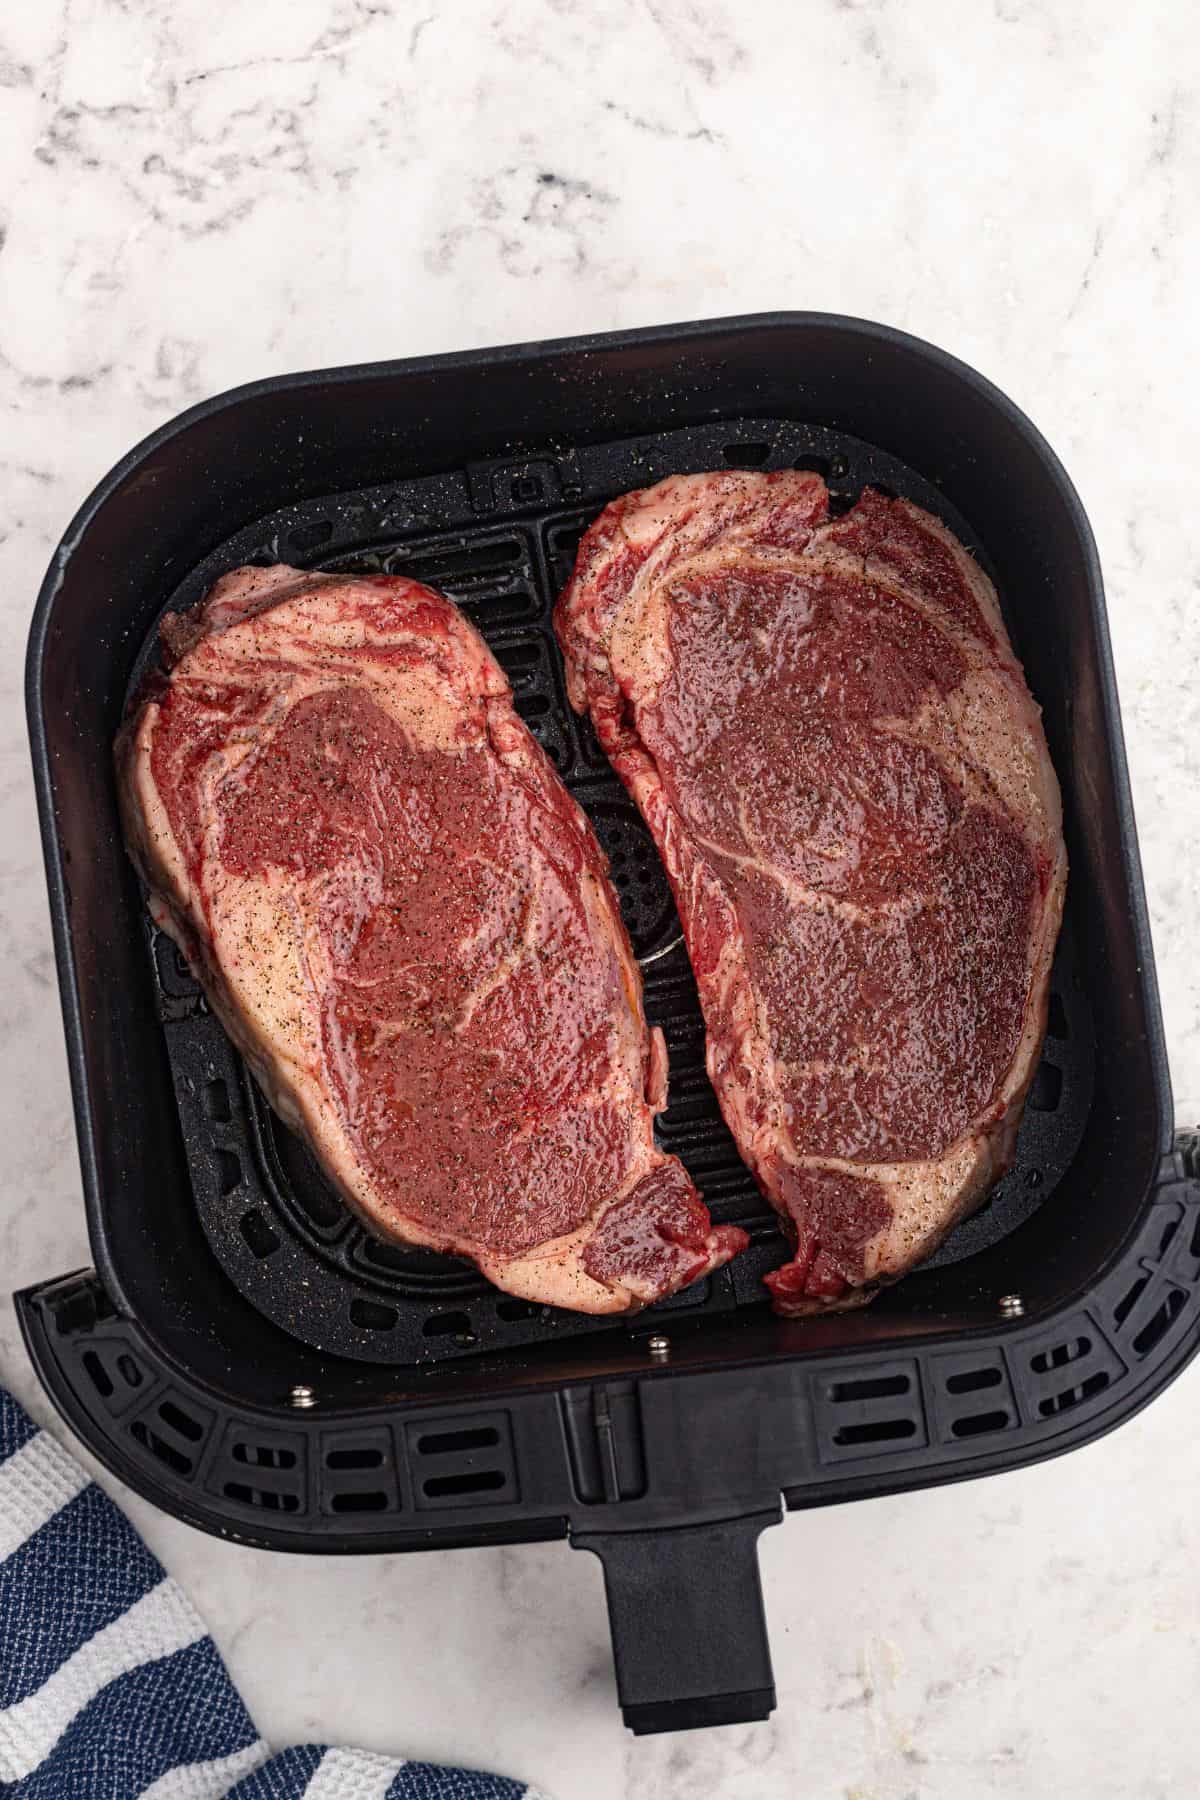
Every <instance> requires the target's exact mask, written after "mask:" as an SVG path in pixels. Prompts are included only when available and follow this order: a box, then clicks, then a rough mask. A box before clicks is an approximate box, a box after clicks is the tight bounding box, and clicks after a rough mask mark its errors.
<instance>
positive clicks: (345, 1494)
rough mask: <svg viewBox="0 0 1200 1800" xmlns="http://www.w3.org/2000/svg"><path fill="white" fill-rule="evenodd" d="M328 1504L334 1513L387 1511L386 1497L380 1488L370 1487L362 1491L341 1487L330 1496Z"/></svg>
mask: <svg viewBox="0 0 1200 1800" xmlns="http://www.w3.org/2000/svg"><path fill="white" fill-rule="evenodd" d="M329 1505H330V1508H331V1510H332V1511H333V1512H335V1513H355V1512H358V1513H380V1512H386V1511H387V1507H388V1497H387V1495H386V1494H385V1493H384V1492H383V1491H382V1489H381V1488H370V1489H368V1490H367V1491H366V1492H364V1493H359V1492H357V1491H356V1490H354V1489H342V1491H341V1492H340V1493H336V1494H332V1495H331V1496H330V1500H329Z"/></svg>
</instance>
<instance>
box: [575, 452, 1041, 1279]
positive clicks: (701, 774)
mask: <svg viewBox="0 0 1200 1800" xmlns="http://www.w3.org/2000/svg"><path fill="white" fill-rule="evenodd" d="M556 623H557V629H558V633H559V638H560V641H561V644H562V647H563V652H564V655H565V658H566V663H567V670H568V678H569V689H570V696H571V700H572V703H573V704H574V705H575V707H576V708H577V709H579V710H581V711H583V710H587V711H589V712H590V714H591V717H592V720H593V722H594V724H595V727H596V731H597V733H598V735H599V737H600V741H601V743H602V744H603V745H604V748H605V749H606V751H607V752H608V754H609V756H610V757H611V758H612V761H613V763H614V765H615V766H616V768H617V770H618V772H619V773H620V775H621V777H622V779H623V780H624V782H625V784H626V786H627V787H628V788H629V790H630V792H631V793H632V794H633V796H634V798H635V799H636V801H637V803H638V805H639V806H640V808H641V810H642V812H643V814H644V816H645V818H646V821H647V823H648V825H649V826H650V829H651V831H652V832H653V834H654V838H655V841H656V842H657V844H658V847H659V850H660V852H661V854H662V857H663V860H664V862H665V864H666V867H667V872H668V874H669V876H670V879H671V882H672V886H673V889H674V892H675V897H676V901H677V904H678V907H679V912H680V917H681V919H682V922H683V927H684V931H685V934H686V937H687V944H688V949H689V951H690V953H691V958H692V963H693V966H694V969H695V973H696V978H697V982H698V986H699V990H700V995H701V1000H702V1003H703V1007H704V1014H705V1020H706V1024H707V1029H708V1068H709V1073H710V1075H711V1077H712V1081H713V1084H714V1086H715V1088H716V1092H717V1095H718V1098H719V1100H720V1103H721V1106H722V1109H723V1111H724V1113H725V1116H726V1119H727V1120H728V1122H729V1125H730V1127H731V1129H732V1131H733V1133H734V1135H735V1137H736V1138H737V1141H738V1144H739V1147H740V1149H741V1151H742V1154H743V1156H744V1157H745V1158H746V1161H747V1162H748V1163H749V1165H750V1167H751V1168H752V1170H753V1171H754V1174H755V1176H756V1177H757V1180H758V1182H759V1185H760V1186H761V1187H762V1189H763V1191H764V1193H765V1194H766V1195H767V1197H768V1198H769V1199H770V1200H771V1202H772V1203H773V1204H774V1206H775V1207H776V1208H777V1209H778V1211H779V1212H780V1214H781V1216H782V1218H783V1220H784V1224H785V1228H786V1229H787V1230H788V1232H789V1233H790V1235H791V1237H792V1239H793V1241H794V1243H795V1254H794V1258H793V1260H792V1261H790V1262H789V1263H787V1264H786V1265H785V1266H784V1267H783V1268H781V1269H780V1270H778V1271H777V1272H776V1273H775V1274H773V1275H772V1276H770V1277H769V1278H768V1279H769V1282H770V1286H771V1288H772V1291H773V1295H774V1299H775V1303H776V1306H777V1308H778V1309H779V1310H780V1311H783V1312H787V1313H803V1312H811V1311H816V1310H820V1309H822V1308H825V1307H829V1306H845V1305H848V1304H852V1303H854V1302H855V1301H857V1300H861V1299H863V1298H868V1297H869V1296H870V1293H871V1292H872V1291H873V1289H874V1288H875V1287H877V1286H878V1284H879V1283H881V1282H883V1281H887V1280H890V1279H894V1278H895V1277H897V1276H898V1275H901V1274H903V1273H904V1272H905V1270H907V1269H909V1268H911V1267H912V1266H913V1264H914V1263H916V1262H918V1261H920V1260H921V1259H923V1258H924V1257H926V1256H928V1255H929V1254H930V1253H931V1252H932V1251H933V1250H934V1249H935V1248H936V1246H937V1245H938V1243H939V1242H940V1241H941V1239H942V1238H943V1237H944V1235H945V1234H946V1232H947V1231H948V1230H949V1229H950V1227H951V1226H952V1225H953V1224H954V1223H955V1222H956V1221H957V1220H958V1219H960V1218H962V1217H963V1216H964V1215H965V1213H967V1212H968V1211H970V1210H971V1209H972V1207H973V1206H975V1205H976V1204H978V1202H979V1201H980V1200H981V1199H982V1197H983V1196H984V1194H985V1193H986V1191H987V1189H988V1187H989V1186H990V1185H991V1183H992V1182H993V1181H994V1180H995V1179H996V1177H997V1176H998V1175H999V1174H1001V1173H1002V1172H1003V1171H1004V1169H1005V1168H1006V1167H1007V1166H1008V1164H1009V1162H1010V1161H1011V1157H1012V1152H1013V1146H1014V1140H1015V1136H1016V1130H1017V1126H1018V1123H1019V1121H1020V1116H1021V1110H1022V1107H1023V1104H1024V1099H1025V1094H1026V1091H1027V1088H1028V1085H1029V1082H1030V1079H1031V1077H1032V1074H1033V1071H1034V1068H1035V1066H1036V1063H1037V1060H1038V1054H1039V1049H1040V1045H1041V1041H1042V1036H1043V1033H1044V1030H1045V1020H1046V997H1047V986H1048V980H1049V974H1050V964H1051V959H1052V956H1053V952H1054V945H1055V940H1056V937H1057V933H1058V926H1059V920H1060V916H1061V911H1062V899H1063V888H1064V884H1065V880H1066V856H1065V852H1064V849H1063V843H1062V833H1061V811H1060V802H1059V793H1058V784H1057V782H1056V780H1055V777H1054V772H1053V770H1052V768H1051V766H1050V761H1049V757H1048V754H1047V750H1046V743H1045V738H1044V736H1043V733H1042V726H1041V719H1040V714H1039V712H1038V709H1037V707H1036V706H1035V705H1034V703H1033V701H1032V700H1031V698H1030V695H1029V691H1028V689H1027V687H1026V685H1025V680H1024V676H1023V674H1022V671H1021V667H1020V665H1019V663H1018V662H1017V661H1016V658H1015V657H1014V655H1013V651H1012V648H1011V646H1010V644H1009V641H1008V636H1007V633H1006V631H1005V628H1004V625H1003V623H1002V620H1001V616H1000V611H999V607H998V604H997V600H996V594H995V591H994V589H993V588H992V586H991V583H990V582H989V581H988V580H987V579H986V577H985V576H984V575H983V573H982V571H981V570H980V568H979V567H978V565H977V564H976V563H975V561H974V560H973V559H972V558H971V557H970V556H969V555H968V554H967V552H966V551H965V550H964V549H963V547H962V546H961V545H960V544H959V543H958V541H957V540H956V539H955V538H954V537H953V536H952V535H951V533H950V532H949V531H948V530H946V528H945V527H944V526H943V525H941V524H940V523H939V522H938V521H937V520H935V519H933V518H932V517H930V516H929V515H928V514H927V513H924V512H922V511H921V510H920V509H919V508H917V507H915V506H913V505H910V504H909V503H907V502H905V501H903V500H893V499H889V498H887V497H885V496H883V495H882V494H878V493H875V492H873V491H871V490H867V491H866V492H864V493H863V495H862V496H861V498H860V499H859V500H858V502H857V503H856V504H855V505H854V506H853V507H852V508H851V509H850V510H849V511H847V512H846V513H845V514H844V515H843V516H841V517H838V518H830V516H829V508H828V495H827V492H826V488H825V484H824V482H823V481H822V480H821V478H820V477H819V476H818V475H815V474H808V473H793V472H791V471H787V472H784V473H780V474H765V475H763V474H740V473H732V472H731V473H721V474H715V475H693V476H683V477H675V478H672V479H669V480H667V481H663V482H660V483H659V485H658V486H657V487H653V488H649V489H647V490H646V491H644V492H641V493H634V494H629V495H626V496H625V497H624V498H623V499H621V500H618V501H615V502H614V503H613V504H612V505H611V506H609V507H608V508H607V510H606V511H605V512H604V513H603V514H601V516H600V518H599V519H598V520H597V521H596V523H595V524H594V525H593V526H592V528H591V530H590V531H589V532H588V533H587V535H586V537H585V538H584V540H583V543H582V545H581V548H580V552H579V558H578V561H577V564H576V567H575V572H574V574H573V576H572V579H571V581H570V583H569V585H568V587H567V589H566V591H565V592H564V594H563V595H562V598H561V599H560V601H559V605H558V610H557V615H556Z"/></svg>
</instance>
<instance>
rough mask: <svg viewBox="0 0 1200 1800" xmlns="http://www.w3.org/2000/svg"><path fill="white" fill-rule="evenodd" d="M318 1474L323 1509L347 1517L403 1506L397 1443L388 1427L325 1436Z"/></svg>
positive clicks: (367, 1516) (365, 1428) (371, 1513)
mask: <svg viewBox="0 0 1200 1800" xmlns="http://www.w3.org/2000/svg"><path fill="white" fill-rule="evenodd" d="M317 1474H318V1487H319V1490H320V1505H321V1511H322V1512H325V1513H333V1514H336V1515H337V1517H338V1518H340V1519H343V1520H345V1519H347V1518H353V1517H354V1515H355V1514H363V1515H365V1516H366V1518H368V1519H369V1518H372V1517H374V1516H376V1515H377V1514H379V1513H383V1512H399V1511H400V1509H401V1500H400V1477H399V1471H398V1469H397V1466H396V1446H395V1442H394V1440H393V1438H392V1434H391V1432H390V1431H388V1430H387V1429H386V1427H384V1426H364V1427H363V1428H362V1429H361V1430H359V1431H339V1432H337V1433H336V1434H335V1435H334V1436H332V1437H325V1438H324V1439H323V1441H322V1449H321V1461H320V1464H319V1467H318V1471H317Z"/></svg>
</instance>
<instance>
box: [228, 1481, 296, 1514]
mask: <svg viewBox="0 0 1200 1800" xmlns="http://www.w3.org/2000/svg"><path fill="white" fill-rule="evenodd" d="M223 1492H224V1494H225V1498H226V1499H227V1500H240V1501H241V1503H242V1505H243V1506H256V1507H258V1508H259V1509H260V1510H261V1511H262V1512H283V1513H294V1512H299V1511H300V1496H299V1494H291V1493H288V1492H286V1491H285V1490H283V1489H280V1488H258V1487H251V1486H250V1485H249V1483H248V1482H245V1481H227V1482H226V1483H225V1486H224V1489H223Z"/></svg>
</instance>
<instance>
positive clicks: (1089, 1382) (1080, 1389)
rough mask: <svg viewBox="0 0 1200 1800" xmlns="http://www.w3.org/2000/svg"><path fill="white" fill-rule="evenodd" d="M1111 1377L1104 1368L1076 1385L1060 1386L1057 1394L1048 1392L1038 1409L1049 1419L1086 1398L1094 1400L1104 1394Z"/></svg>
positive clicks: (1067, 1410) (1068, 1409)
mask: <svg viewBox="0 0 1200 1800" xmlns="http://www.w3.org/2000/svg"><path fill="white" fill-rule="evenodd" d="M1110 1379H1111V1377H1110V1376H1108V1375H1107V1374H1105V1372H1104V1371H1103V1370H1102V1369H1097V1370H1096V1371H1095V1373H1094V1374H1092V1375H1089V1376H1087V1377H1086V1379H1085V1380H1083V1381H1081V1382H1079V1383H1078V1385H1077V1386H1076V1387H1069V1388H1060V1389H1059V1390H1058V1392H1057V1393H1056V1394H1047V1396H1046V1398H1045V1399H1044V1400H1041V1401H1039V1402H1038V1411H1039V1412H1040V1413H1041V1415H1042V1417H1043V1419H1049V1418H1051V1417H1052V1416H1053V1415H1054V1414H1056V1413H1062V1412H1069V1411H1070V1409H1071V1408H1072V1407H1073V1406H1079V1405H1081V1404H1082V1402H1083V1401H1084V1400H1092V1399H1094V1398H1095V1396H1096V1395H1097V1394H1102V1393H1103V1392H1104V1390H1105V1388H1106V1387H1107V1386H1108V1384H1109V1381H1110Z"/></svg>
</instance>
